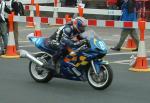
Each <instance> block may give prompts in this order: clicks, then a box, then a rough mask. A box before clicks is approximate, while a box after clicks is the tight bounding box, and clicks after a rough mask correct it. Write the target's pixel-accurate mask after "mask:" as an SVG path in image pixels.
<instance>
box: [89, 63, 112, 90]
mask: <svg viewBox="0 0 150 103" xmlns="http://www.w3.org/2000/svg"><path fill="white" fill-rule="evenodd" d="M87 77H88V82H89V84H90V85H91V86H92V87H93V88H95V89H98V90H104V89H106V88H107V87H108V86H109V85H110V84H111V82H112V79H113V72H112V69H111V66H110V65H106V64H103V65H101V68H100V73H98V74H95V72H94V71H93V69H92V68H89V70H88V73H87Z"/></svg>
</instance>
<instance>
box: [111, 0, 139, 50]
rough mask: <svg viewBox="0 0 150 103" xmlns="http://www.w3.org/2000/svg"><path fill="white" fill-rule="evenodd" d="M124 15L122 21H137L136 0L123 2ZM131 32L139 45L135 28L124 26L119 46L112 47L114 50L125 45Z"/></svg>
mask: <svg viewBox="0 0 150 103" xmlns="http://www.w3.org/2000/svg"><path fill="white" fill-rule="evenodd" d="M121 9H122V16H121V20H122V21H137V13H136V5H135V0H124V3H123V4H122V7H121ZM128 34H130V36H131V37H132V38H133V40H134V41H135V43H136V45H137V47H138V44H139V38H138V34H137V32H136V30H135V29H131V28H123V29H122V32H121V36H120V40H119V43H118V44H117V46H115V47H114V48H111V49H112V50H116V51H120V49H121V46H122V45H123V43H124V41H125V39H126V37H127V36H128ZM137 50H138V48H136V49H135V50H133V51H137Z"/></svg>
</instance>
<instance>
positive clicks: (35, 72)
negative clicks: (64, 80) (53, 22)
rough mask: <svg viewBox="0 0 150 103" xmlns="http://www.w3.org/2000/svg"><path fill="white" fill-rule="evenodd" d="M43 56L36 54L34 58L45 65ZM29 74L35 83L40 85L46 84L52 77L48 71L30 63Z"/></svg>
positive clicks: (45, 59) (45, 60)
mask: <svg viewBox="0 0 150 103" xmlns="http://www.w3.org/2000/svg"><path fill="white" fill-rule="evenodd" d="M44 55H45V54H36V55H35V57H36V58H38V59H39V60H40V61H42V62H43V63H47V58H43V57H44ZM29 73H30V75H31V77H32V78H33V79H34V80H35V81H36V82H40V83H47V82H48V81H50V80H51V79H52V77H53V76H52V74H51V72H50V71H49V70H46V69H45V68H43V67H41V66H39V65H37V64H35V63H33V62H32V61H30V63H29Z"/></svg>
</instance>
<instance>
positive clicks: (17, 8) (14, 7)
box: [11, 0, 24, 50]
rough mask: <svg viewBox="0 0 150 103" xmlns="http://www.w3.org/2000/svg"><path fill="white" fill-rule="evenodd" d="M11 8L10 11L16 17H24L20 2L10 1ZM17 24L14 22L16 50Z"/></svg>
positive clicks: (17, 46) (17, 45)
mask: <svg viewBox="0 0 150 103" xmlns="http://www.w3.org/2000/svg"><path fill="white" fill-rule="evenodd" d="M11 7H12V11H13V12H14V13H15V15H18V16H23V15H24V8H23V4H22V3H21V2H18V1H15V0H11ZM18 34H19V33H18V22H14V38H15V44H16V49H17V50H18V49H19V44H18Z"/></svg>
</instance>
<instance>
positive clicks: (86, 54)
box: [20, 30, 113, 90]
mask: <svg viewBox="0 0 150 103" xmlns="http://www.w3.org/2000/svg"><path fill="white" fill-rule="evenodd" d="M82 35H83V37H84V38H86V42H85V43H84V44H83V45H81V46H80V47H78V48H72V51H70V52H68V53H67V54H66V55H65V56H61V57H60V59H59V60H58V61H57V64H56V69H55V70H54V69H50V68H46V67H45V64H47V65H49V64H50V63H52V62H51V61H52V55H53V54H54V53H55V50H54V49H52V48H50V47H48V46H46V45H45V42H46V40H47V38H45V37H34V34H33V33H31V34H29V35H28V36H27V38H28V39H29V40H30V41H31V42H32V43H33V44H34V45H35V47H37V48H38V49H39V50H41V51H42V52H38V53H36V54H34V55H32V54H30V53H29V52H28V51H25V50H22V51H20V55H21V56H22V57H26V58H28V59H29V60H30V63H29V72H30V75H31V77H32V78H33V79H34V80H35V81H36V82H40V83H46V82H49V81H50V80H51V79H52V78H54V77H55V78H63V79H68V80H74V81H88V83H89V84H90V85H91V86H92V87H93V88H94V89H97V90H104V89H106V88H107V87H109V86H110V84H111V83H112V80H113V71H112V69H111V66H110V65H109V63H108V61H104V60H103V57H105V55H106V54H107V47H106V44H105V43H104V42H103V40H102V39H97V38H95V36H96V33H95V32H94V31H93V30H89V31H87V32H85V33H83V34H82ZM67 50H68V48H67ZM70 63H74V66H75V68H77V69H76V70H72V69H71V68H70ZM74 72H76V74H79V75H80V76H77V75H75V73H74Z"/></svg>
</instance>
